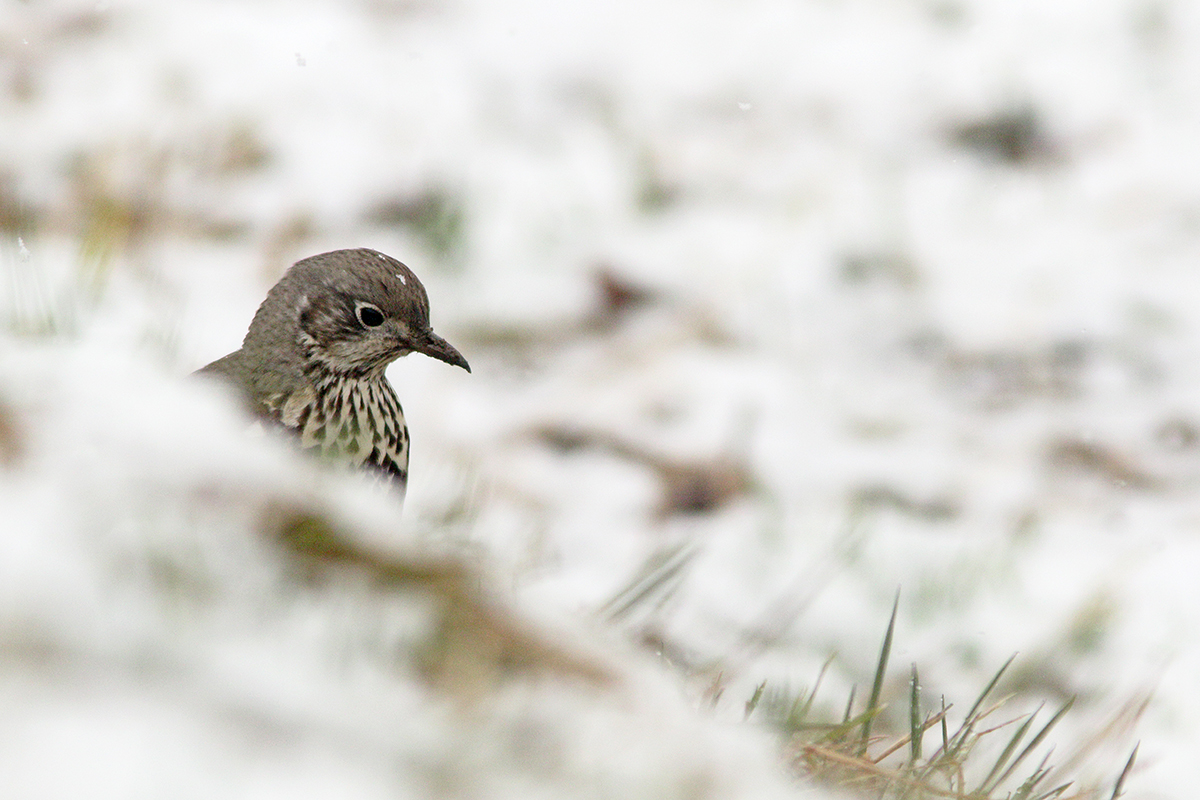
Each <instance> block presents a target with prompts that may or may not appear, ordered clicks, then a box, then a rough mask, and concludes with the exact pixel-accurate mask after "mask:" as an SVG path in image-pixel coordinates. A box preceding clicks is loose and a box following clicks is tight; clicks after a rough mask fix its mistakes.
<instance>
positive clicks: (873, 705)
mask: <svg viewBox="0 0 1200 800" xmlns="http://www.w3.org/2000/svg"><path fill="white" fill-rule="evenodd" d="M899 608H900V592H899V591H898V590H897V592H896V599H895V600H894V601H892V617H891V619H889V620H888V627H887V633H885V634H884V635H883V647H882V648H880V651H879V663H878V664H877V665H876V667H875V682H874V684H872V686H871V699H870V700H869V701H868V702H867V712H868V714H867V718H866V719H865V720H863V727H862V739H861V741H860V742H859V745H858V755H859V756H860V757H862V756H865V755H866V754H867V745H868V744H869V743H870V741H871V720H872V719H874V717H875V713H876V711H877V709H878V708H879V696H880V695H881V694H883V679H884V677H885V676H886V675H887V665H888V659H890V658H891V656H892V637H893V636H894V635H895V633H896V612H897V611H898V610H899Z"/></svg>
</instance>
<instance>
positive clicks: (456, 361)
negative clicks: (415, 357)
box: [414, 331, 471, 372]
mask: <svg viewBox="0 0 1200 800" xmlns="http://www.w3.org/2000/svg"><path fill="white" fill-rule="evenodd" d="M414 349H415V350H416V352H418V353H424V354H425V355H427V356H429V357H430V358H436V359H437V360H438V361H445V362H446V363H447V364H451V365H453V366H455V367H462V368H463V369H465V370H466V371H467V372H470V371H471V365H470V364H468V363H467V360H466V359H465V358H463V356H462V353H460V352H458V350H456V349H454V345H452V344H450V343H449V342H447V341H446V340H445V339H443V338H442V337H440V336H438V335H437V334H436V333H434V332H433V331H429V332H428V333H427V334H425V336H424V337H423V341H422V342H421V343H420V344H419V345H418V346H417V347H416V348H414Z"/></svg>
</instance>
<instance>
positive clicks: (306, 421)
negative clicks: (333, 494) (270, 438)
mask: <svg viewBox="0 0 1200 800" xmlns="http://www.w3.org/2000/svg"><path fill="white" fill-rule="evenodd" d="M311 377H312V381H311V382H310V383H308V384H307V385H306V386H305V387H304V388H302V389H300V390H299V391H297V392H295V393H293V394H292V395H291V396H290V397H288V398H287V400H286V401H285V402H284V403H283V404H282V406H281V407H280V408H279V421H280V422H281V423H283V425H284V426H285V427H287V428H291V429H293V430H295V431H296V433H298V434H299V435H300V446H301V447H302V448H305V449H316V450H317V451H318V452H319V453H320V455H321V457H322V458H323V459H327V460H329V461H331V462H334V463H337V464H341V465H345V466H348V467H354V468H358V467H365V468H368V469H372V468H373V469H377V470H379V471H381V472H383V473H384V474H385V475H387V476H388V477H389V478H391V479H392V480H393V481H395V482H397V483H398V488H400V489H401V490H403V489H404V486H405V483H406V482H407V480H408V426H407V425H406V424H405V422H404V412H403V410H401V408H400V400H399V399H398V398H397V397H396V392H395V390H394V389H392V385H391V384H390V383H388V381H387V378H385V377H384V376H383V374H382V371H380V372H379V373H376V374H374V375H365V376H362V377H353V376H348V375H345V374H338V373H335V372H325V371H321V372H318V373H317V374H315V375H312V376H311Z"/></svg>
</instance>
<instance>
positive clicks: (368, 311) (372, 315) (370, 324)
mask: <svg viewBox="0 0 1200 800" xmlns="http://www.w3.org/2000/svg"><path fill="white" fill-rule="evenodd" d="M354 316H356V317H358V322H359V324H360V325H362V326H363V327H364V328H378V327H379V326H380V325H382V324H383V319H384V317H383V312H382V311H380V310H379V307H378V306H374V305H371V304H370V303H359V304H358V305H357V306H355V308H354Z"/></svg>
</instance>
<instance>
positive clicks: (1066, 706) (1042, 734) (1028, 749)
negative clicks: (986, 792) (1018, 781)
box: [994, 697, 1075, 786]
mask: <svg viewBox="0 0 1200 800" xmlns="http://www.w3.org/2000/svg"><path fill="white" fill-rule="evenodd" d="M1073 705H1075V698H1074V697H1072V698H1071V699H1070V700H1068V701H1067V702H1065V703H1063V707H1062V708H1060V709H1059V710H1058V713H1056V714H1055V715H1054V716H1053V717H1051V718H1050V721H1049V722H1047V723H1046V724H1045V725H1044V726H1043V727H1042V729H1041V730H1040V731H1038V732H1037V735H1036V736H1034V737H1033V740H1032V741H1031V742H1030V743H1029V744H1028V745H1026V746H1025V749H1024V750H1022V751H1021V754H1020V755H1019V756H1017V757H1016V758H1015V759H1013V762H1012V764H1011V765H1010V766H1009V768H1008V769H1006V770H1005V771H1004V774H1003V775H1001V776H1000V777H999V779H997V781H996V783H995V784H994V785H995V786H999V785H1000V784H1001V783H1003V782H1004V781H1005V780H1007V779H1008V776H1009V775H1011V774H1012V773H1013V771H1014V770H1016V768H1017V767H1019V766H1020V765H1021V762H1022V761H1024V760H1025V757H1026V756H1028V755H1029V754H1030V753H1032V752H1033V750H1034V748H1036V747H1037V746H1038V745H1039V744H1041V743H1042V740H1043V739H1045V738H1046V736H1047V735H1048V734H1049V733H1050V729H1051V728H1053V727H1054V726H1055V725H1057V724H1058V721H1059V720H1060V719H1062V718H1063V715H1065V714H1066V713H1067V712H1068V711H1070V710H1071V706H1073Z"/></svg>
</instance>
